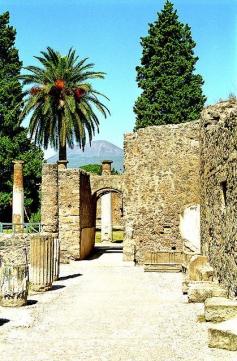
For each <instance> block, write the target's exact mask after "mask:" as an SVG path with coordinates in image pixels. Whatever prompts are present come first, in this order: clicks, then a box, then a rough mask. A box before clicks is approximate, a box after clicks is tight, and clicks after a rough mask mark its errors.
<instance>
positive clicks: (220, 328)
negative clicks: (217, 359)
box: [208, 317, 237, 351]
mask: <svg viewBox="0 0 237 361" xmlns="http://www.w3.org/2000/svg"><path fill="white" fill-rule="evenodd" d="M208 346H209V347H213V348H220V349H225V350H229V351H237V317H235V318H232V319H231V320H228V321H224V322H222V323H220V324H218V325H213V326H212V327H210V328H209V330H208Z"/></svg>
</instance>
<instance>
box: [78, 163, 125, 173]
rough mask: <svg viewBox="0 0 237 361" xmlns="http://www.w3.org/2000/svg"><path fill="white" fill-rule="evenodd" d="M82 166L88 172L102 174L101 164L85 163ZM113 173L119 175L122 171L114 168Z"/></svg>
mask: <svg viewBox="0 0 237 361" xmlns="http://www.w3.org/2000/svg"><path fill="white" fill-rule="evenodd" d="M80 168H81V169H83V170H85V171H86V172H88V173H93V174H97V175H101V174H102V166H101V164H85V165H82V166H81V167H80ZM111 174H112V175H118V174H120V173H119V172H118V171H117V170H116V169H115V168H112V170H111Z"/></svg>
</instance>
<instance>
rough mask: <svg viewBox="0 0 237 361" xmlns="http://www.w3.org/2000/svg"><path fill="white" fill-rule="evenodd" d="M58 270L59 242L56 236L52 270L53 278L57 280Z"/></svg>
mask: <svg viewBox="0 0 237 361" xmlns="http://www.w3.org/2000/svg"><path fill="white" fill-rule="evenodd" d="M59 271H60V242H59V239H58V238H54V271H53V280H54V281H57V280H58V279H59Z"/></svg>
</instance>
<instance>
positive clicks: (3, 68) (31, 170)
mask: <svg viewBox="0 0 237 361" xmlns="http://www.w3.org/2000/svg"><path fill="white" fill-rule="evenodd" d="M15 37H16V30H15V29H14V28H13V27H12V26H10V25H9V13H8V12H5V13H3V14H2V15H0V220H1V221H8V222H10V221H11V205H12V204H11V203H12V172H13V164H12V161H13V160H14V159H21V160H24V161H25V165H24V175H25V178H24V182H25V206H26V209H27V211H28V213H29V215H30V214H31V213H32V212H35V211H36V210H37V208H38V207H39V192H38V184H39V182H40V178H41V166H42V160H43V153H42V151H41V149H39V148H37V147H36V146H35V145H33V144H31V142H30V140H29V139H28V137H27V130H26V129H25V128H23V127H22V126H20V125H19V115H20V112H21V103H22V99H23V93H22V88H21V84H20V82H19V79H18V77H19V75H20V70H21V65H22V64H21V62H20V60H19V56H18V51H17V49H16V48H15V46H14V44H15Z"/></svg>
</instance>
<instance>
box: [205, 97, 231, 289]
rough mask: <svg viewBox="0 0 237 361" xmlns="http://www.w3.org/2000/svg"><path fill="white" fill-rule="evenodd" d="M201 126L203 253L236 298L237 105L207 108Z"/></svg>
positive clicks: (224, 104)
mask: <svg viewBox="0 0 237 361" xmlns="http://www.w3.org/2000/svg"><path fill="white" fill-rule="evenodd" d="M200 126H201V138H200V139H201V143H200V144H201V238H202V252H203V253H204V254H205V255H207V256H208V257H209V260H210V264H211V265H212V266H213V268H214V271H215V275H216V276H217V277H218V279H219V281H220V282H221V283H222V284H223V285H225V286H226V287H227V288H228V290H229V292H230V293H231V294H233V295H237V223H236V220H237V182H236V180H237V102H236V101H229V102H220V103H218V104H216V105H214V106H209V107H207V108H206V109H205V110H204V111H203V112H202V116H201V123H200Z"/></svg>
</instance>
